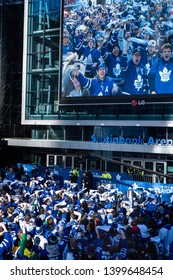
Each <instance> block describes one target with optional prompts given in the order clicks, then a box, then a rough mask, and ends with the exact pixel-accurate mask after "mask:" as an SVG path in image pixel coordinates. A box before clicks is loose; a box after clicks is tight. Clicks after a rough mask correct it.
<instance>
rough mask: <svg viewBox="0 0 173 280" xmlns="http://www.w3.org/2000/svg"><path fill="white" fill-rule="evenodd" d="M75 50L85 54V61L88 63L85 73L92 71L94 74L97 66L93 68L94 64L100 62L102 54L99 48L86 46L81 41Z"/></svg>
mask: <svg viewBox="0 0 173 280" xmlns="http://www.w3.org/2000/svg"><path fill="white" fill-rule="evenodd" d="M75 51H76V52H77V53H78V54H79V55H83V61H84V63H85V65H86V69H85V74H88V75H90V74H91V73H93V76H94V75H95V71H96V68H93V64H94V63H100V60H99V59H100V57H101V56H100V52H99V50H97V49H95V48H93V49H91V48H89V47H88V46H84V45H83V44H82V43H79V44H78V45H77V46H76V48H75Z"/></svg>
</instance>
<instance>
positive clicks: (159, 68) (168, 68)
mask: <svg viewBox="0 0 173 280" xmlns="http://www.w3.org/2000/svg"><path fill="white" fill-rule="evenodd" d="M149 85H150V90H151V92H152V91H155V92H156V93H157V94H173V59H172V58H171V59H170V60H169V61H165V60H164V59H163V58H161V59H158V60H156V61H155V62H154V63H153V65H152V67H151V70H150V73H149Z"/></svg>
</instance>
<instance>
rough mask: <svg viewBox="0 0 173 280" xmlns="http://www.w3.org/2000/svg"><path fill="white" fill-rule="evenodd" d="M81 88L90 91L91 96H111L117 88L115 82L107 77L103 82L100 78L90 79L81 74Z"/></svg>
mask: <svg viewBox="0 0 173 280" xmlns="http://www.w3.org/2000/svg"><path fill="white" fill-rule="evenodd" d="M77 79H78V81H79V82H80V84H81V86H82V87H84V88H86V89H88V90H89V92H90V96H109V95H112V94H113V88H114V87H115V86H116V84H115V82H114V81H113V80H112V79H110V78H108V77H106V78H105V79H104V80H103V81H102V80H100V79H99V78H93V79H89V78H86V77H85V76H83V75H82V74H81V73H79V75H78V77H77Z"/></svg>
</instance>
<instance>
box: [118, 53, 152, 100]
mask: <svg viewBox="0 0 173 280" xmlns="http://www.w3.org/2000/svg"><path fill="white" fill-rule="evenodd" d="M121 69H122V76H123V79H124V84H123V86H122V91H124V92H127V93H129V94H134V95H141V94H145V93H146V85H147V80H146V68H145V66H144V65H143V64H141V63H140V64H138V65H135V64H134V63H133V62H132V60H130V61H128V60H127V56H125V55H122V56H121Z"/></svg>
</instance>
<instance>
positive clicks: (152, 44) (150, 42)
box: [148, 40, 156, 46]
mask: <svg viewBox="0 0 173 280" xmlns="http://www.w3.org/2000/svg"><path fill="white" fill-rule="evenodd" d="M148 46H156V41H155V40H150V41H149V42H148Z"/></svg>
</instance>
